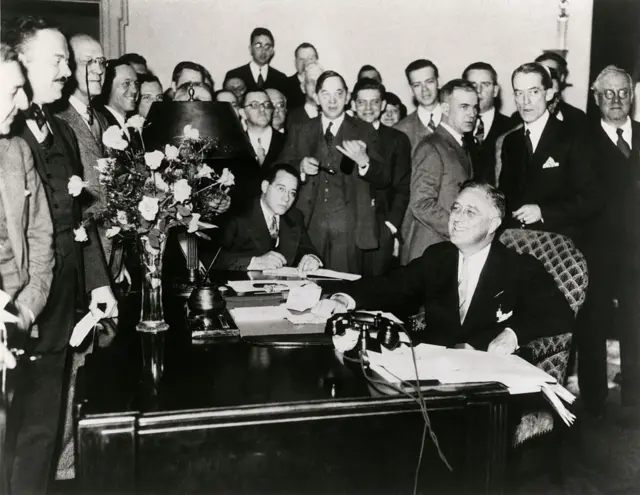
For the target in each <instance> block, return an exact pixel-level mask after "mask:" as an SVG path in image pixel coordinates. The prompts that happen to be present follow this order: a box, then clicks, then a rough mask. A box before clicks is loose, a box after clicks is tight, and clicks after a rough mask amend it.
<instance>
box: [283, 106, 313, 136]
mask: <svg viewBox="0 0 640 495" xmlns="http://www.w3.org/2000/svg"><path fill="white" fill-rule="evenodd" d="M310 120H311V117H309V114H308V113H307V111H306V110H305V109H304V102H303V103H302V105H301V106H299V107H296V108H293V109H292V110H291V111H290V112H289V114H288V115H287V133H291V129H293V128H294V127H300V126H302V125H304V124H306V123H307V122H309V121H310Z"/></svg>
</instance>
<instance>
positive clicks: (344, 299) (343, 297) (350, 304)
mask: <svg viewBox="0 0 640 495" xmlns="http://www.w3.org/2000/svg"><path fill="white" fill-rule="evenodd" d="M329 299H331V300H332V301H338V302H340V303H342V304H344V305H345V306H346V307H347V311H352V310H354V309H356V302H355V300H354V299H353V297H351V296H350V295H349V294H345V293H344V292H336V293H335V294H334V295H332V296H331V297H330V298H329Z"/></svg>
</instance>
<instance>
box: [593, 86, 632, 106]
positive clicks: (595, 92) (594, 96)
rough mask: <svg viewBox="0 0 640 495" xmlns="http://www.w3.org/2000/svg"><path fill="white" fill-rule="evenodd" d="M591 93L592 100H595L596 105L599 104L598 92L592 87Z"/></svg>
mask: <svg viewBox="0 0 640 495" xmlns="http://www.w3.org/2000/svg"><path fill="white" fill-rule="evenodd" d="M592 94H593V101H595V102H596V105H598V106H600V102H599V101H598V92H597V91H596V90H595V89H594V90H593V91H592ZM632 103H633V102H632Z"/></svg>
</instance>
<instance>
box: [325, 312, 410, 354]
mask: <svg viewBox="0 0 640 495" xmlns="http://www.w3.org/2000/svg"><path fill="white" fill-rule="evenodd" d="M348 328H351V329H353V330H357V331H359V332H360V338H365V339H369V337H370V336H371V334H373V333H375V334H376V335H375V341H376V342H377V343H378V344H379V345H380V346H382V347H385V348H386V349H389V350H393V349H395V348H396V347H398V346H399V345H400V331H401V330H402V327H401V326H400V325H399V324H398V323H396V322H394V321H392V320H390V319H388V318H385V317H384V316H382V315H381V314H380V313H375V314H371V313H364V312H362V311H349V312H347V313H341V314H337V315H333V316H332V317H331V318H329V319H328V320H327V324H326V326H325V329H324V331H325V334H327V335H330V336H333V335H339V336H341V335H344V334H345V332H346V331H347V329H348Z"/></svg>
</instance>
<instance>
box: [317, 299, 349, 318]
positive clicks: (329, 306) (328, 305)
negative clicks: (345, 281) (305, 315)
mask: <svg viewBox="0 0 640 495" xmlns="http://www.w3.org/2000/svg"><path fill="white" fill-rule="evenodd" d="M340 298H341V295H340V294H335V295H333V296H331V298H330V299H321V300H320V301H319V302H318V304H316V305H315V306H314V307H313V309H312V310H311V312H312V313H313V314H316V315H323V316H326V317H327V318H328V317H329V316H331V315H334V314H337V313H346V312H347V311H348V309H349V308H348V306H347V302H346V301H343V300H341V299H340Z"/></svg>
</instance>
